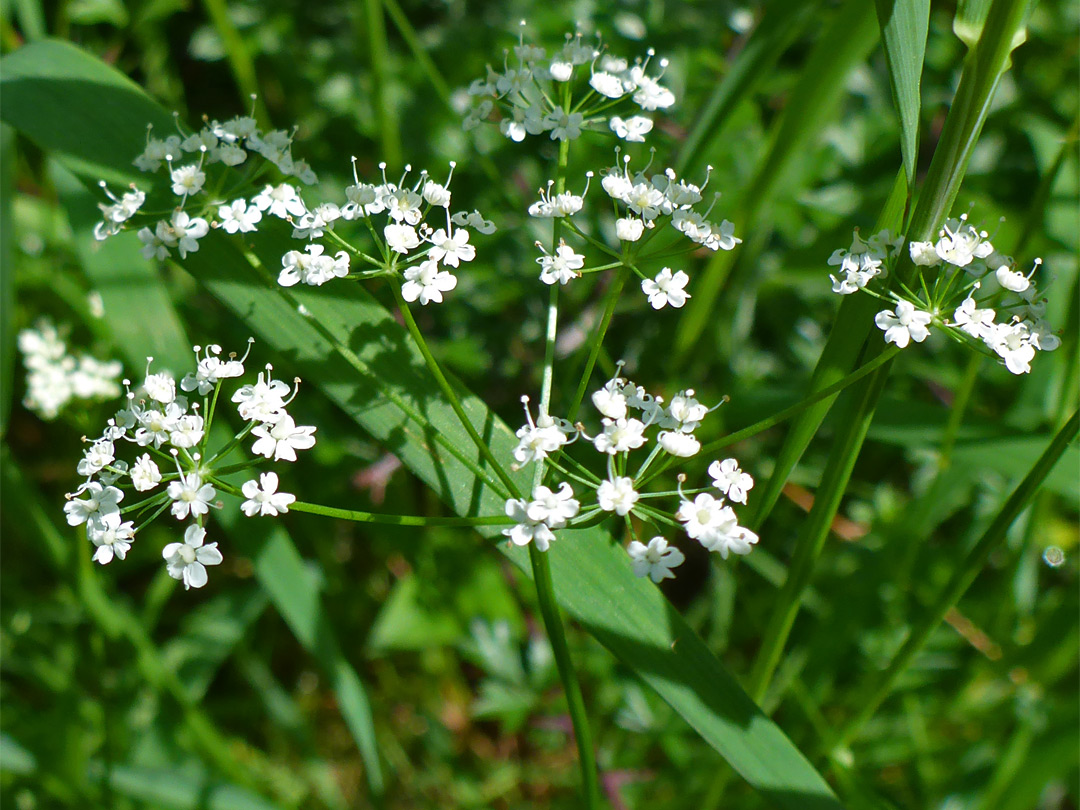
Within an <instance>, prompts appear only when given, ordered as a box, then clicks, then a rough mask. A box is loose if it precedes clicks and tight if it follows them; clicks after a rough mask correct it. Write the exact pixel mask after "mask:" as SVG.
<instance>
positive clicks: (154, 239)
mask: <svg viewBox="0 0 1080 810" xmlns="http://www.w3.org/2000/svg"><path fill="white" fill-rule="evenodd" d="M159 224H160V223H159ZM136 235H137V236H138V237H139V241H140V242H142V243H143V247H142V257H143V258H144V259H167V258H169V248H168V246H167V245H166V244H165V242H164V241H163V240H162V239H161V237H159V236H158V235H157V234H156V233H155V232H154V231H152V230H150V229H149V228H140V229H139V232H138V233H137V234H136Z"/></svg>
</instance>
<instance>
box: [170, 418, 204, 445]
mask: <svg viewBox="0 0 1080 810" xmlns="http://www.w3.org/2000/svg"><path fill="white" fill-rule="evenodd" d="M202 438H203V418H202V417H201V416H198V415H196V414H186V415H185V416H181V417H180V418H179V419H177V420H176V424H175V425H174V426H173V429H172V431H171V432H170V433H169V444H171V445H172V446H173V447H183V448H189V447H195V446H196V445H197V444H198V443H199V442H201V441H202Z"/></svg>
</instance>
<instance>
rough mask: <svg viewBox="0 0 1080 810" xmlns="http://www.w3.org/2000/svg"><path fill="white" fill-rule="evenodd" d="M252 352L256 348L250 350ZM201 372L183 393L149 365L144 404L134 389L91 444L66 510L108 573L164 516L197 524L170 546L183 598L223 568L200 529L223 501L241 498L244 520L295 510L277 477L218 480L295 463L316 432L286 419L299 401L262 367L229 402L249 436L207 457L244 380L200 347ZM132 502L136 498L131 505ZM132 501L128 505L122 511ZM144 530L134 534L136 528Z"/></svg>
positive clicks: (230, 364)
mask: <svg viewBox="0 0 1080 810" xmlns="http://www.w3.org/2000/svg"><path fill="white" fill-rule="evenodd" d="M249 351H250V347H249ZM195 355H196V362H197V365H196V368H195V370H194V371H193V372H191V373H189V374H187V375H186V376H184V377H183V378H182V379H181V380H180V381H179V383H177V380H176V378H175V377H174V376H173V375H172V374H170V373H168V372H165V371H161V372H156V373H152V372H151V371H150V363H151V362H152V358H149V359H148V361H147V371H146V376H145V378H144V380H143V383H142V385H141V386H140V387H139V389H138V390H139V391H140V394H138V395H137V394H136V393H135V392H133V391H131V389H130V382H129V381H127V380H125V381H124V384H125V385H126V386H128V394H127V402H126V406H125V407H124V408H122V409H121V410H119V411H117V412H116V414H115V415H114V416H113V417H112V418H111V419H109V420H108V424H107V426H106V428H105V430H104V431H103V433H102V434H101V436H100V437H99V438H97V439H95V440H93V441H91V442H89V447H88V448H87V449H86V451H85V452H84V454H83V458H82V460H81V461H80V462H79V464H78V467H77V472H78V474H79V475H80V476H82V477H83V478H85V481H84V482H83V483H82V484H81V485H80V486H79V488H78V489H77V490H76V491H75V492H74V493H72V494H70V495H68V496H67V498H68V501H67V503H66V504H65V506H64V512H65V513H66V515H67V522H68V524H70V525H71V526H81V525H85V526H86V534H87V537H88V538H89V540H90V541H91V542H92V543H93V544H94V546H95V551H94V560H95V561H97V562H99V563H101V564H105V563H109V562H111V561H112V560H113V558H114V557H117V558H119V559H121V560H122V559H124V558H125V557H126V556H127V553H128V551H130V549H131V544H132V542H133V541H134V540H135V536H136V534H137V533H138V532H139V531H141V530H142V529H143V528H144V527H145V526H146V525H147V524H149V523H150V522H151V521H152V520H154V519H155V518H156V517H157V516H158V515H160V514H162V513H163V512H165V511H166V510H168V511H169V512H170V514H171V515H172V516H173V517H174V518H176V519H177V520H179V521H189V520H190V521H192V522H191V523H190V525H189V526H188V527H187V529H186V530H185V532H184V540H183V542H180V543H170V544H168V545H167V546H165V548H164V551H163V556H164V558H165V561H166V565H167V570H168V572H169V575H170V576H172V577H174V578H175V579H180V580H183V582H184V587H185V588H200V587H202V586H203V585H205V584H206V580H207V576H206V566H208V565H217V564H219V563H220V562H221V561H222V556H221V552H219V551H218V548H217V543H209V544H206V543H205V542H204V540H205V537H206V530H205V527H204V523H205V520H206V517H207V515H208V514H209V512H210V509H211V508H212V507H218V506H220V505H221V504H220V503H219V502H217V501H216V498H217V495H218V492H219V491H223V492H227V493H229V494H232V495H237V496H239V495H242V496H243V497H244V498H245V500H244V502H243V504H242V506H241V508H242V510H243V512H244V513H245V514H246V515H249V516H251V515H256V514H258V515H271V516H276V515H278V514H281V513H284V512H287V511H288V508H289V506H290V505H291V504H292V503H293V502H294V501H295V500H296V498H295V497H294V496H293V495H290V494H288V493H283V492H278V477H277V474H276V473H274V472H265V473H263V474H262V475H261V476H260V477H259V479H258V480H251V481H247V482H246V483H245V484H243V486H242V488H241V489H240V490H239V491H237V489H236V488H235V487H233V486H231V485H230V484H228V483H227V482H226V481H224V480H223V479H222V476H224V475H226V474H228V473H235V472H239V471H242V470H246V469H249V468H251V467H253V466H254V465H256V464H258V463H260V462H261V459H262V458H266V459H273V460H274V461H295V460H296V451H297V450H306V449H308V448H310V447H312V446H314V444H315V437H314V435H313V434H314V432H315V428H313V427H300V426H297V425H296V423H295V422H294V421H293V418H292V417H291V416H290V415H289V413H288V412H287V410H286V406H287V405H288V404H289V403H290V402H291V401H292V399H293V397H295V395H296V389H295V388H290V387H289V386H288V385H287V384H285V383H284V382H282V381H280V380H275V379H273V375H272V368H271V367H270V366H266V369H265V371H264V372H260V373H259V375H258V378H257V380H256V382H254V383H252V384H248V385H242V386H240V387H238V388H237V389H236V391H235V392H234V393H233V395H232V398H231V401H232V402H233V403H235V404H236V406H237V411H238V413H239V416H240V419H241V420H243V421H244V427H243V429H242V430H240V432H239V433H237V434H236V435H235V436H234V437H233V439H232V440H231V441H229V442H228V443H227V444H225V445H224V446H223V447H221V448H219V449H217V451H216V452H211V449H210V447H209V446H208V445H209V438H210V428H211V423H212V422H213V418H214V411H215V408H216V406H217V403H218V400H219V394H220V393H221V387H222V384H223V382H224V381H225V380H232V379H237V378H239V377H241V376H243V374H244V371H245V369H244V363H245V361H246V360H247V355H246V354H245V355H244V357H242V358H237V357H236V356H235V355H229V356H228V357H226V358H222V356H221V347H220V346H216V345H211V346H208V347H206V349H205V350H203V349H202V348H201V347H199V346H196V347H195ZM249 436H254V437H255V438H256V441H255V442H254V443H253V444H252V446H251V453H252V454H253V455H254V458H248V459H245V460H244V461H240V462H235V463H231V464H228V465H225V464H224V462H225V459H226V458H227V457H228V456H229V455H230V454H231V453H232V452H233V451H234V450H236V449H238V448H240V447H241V446H242V444H243V442H244V441H245V440H246V439H247V438H249ZM125 445H127V446H129V447H130V448H131V449H132V450H133V455H134V456H135V458H134V460H133V461H131V462H129V461H126V460H124V459H121V458H119V457H118V456H119V455H120V453H119V451H120V449H121V448H122V447H123V446H125ZM129 496H133V497H137V498H140V499H141V500H138V501H136V502H134V503H132V502H131V500H130V498H129ZM125 499H128V500H127V503H126V505H123V506H122V505H121V504H123V503H124V502H125ZM136 519H141V520H142V522H141V523H139V524H138V525H136V522H135V520H136Z"/></svg>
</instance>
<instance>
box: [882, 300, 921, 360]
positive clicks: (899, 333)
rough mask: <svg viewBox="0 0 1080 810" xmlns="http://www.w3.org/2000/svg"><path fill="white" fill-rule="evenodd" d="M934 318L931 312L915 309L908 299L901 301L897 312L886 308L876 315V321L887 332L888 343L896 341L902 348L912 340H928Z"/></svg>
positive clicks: (919, 341) (897, 306)
mask: <svg viewBox="0 0 1080 810" xmlns="http://www.w3.org/2000/svg"><path fill="white" fill-rule="evenodd" d="M932 319H933V316H932V315H931V314H930V313H929V312H923V311H922V310H919V309H915V305H914V304H912V303H910V302H908V301H900V302H898V303H897V305H896V311H895V312H894V311H893V310H889V309H886V310H882V311H881V312H879V313H878V314H877V315H876V316H874V323H875V324H877V327H878V329H881V330H882V331H883V332H885V342H886V343H895V344H896V345H897V346H899V347H900V348H901V349H902V348H904V347H905V346H907V345H908V343H909V342H910V341H912V340H914V341H915V342H916V343H922V342H923V341H924V340H926V338H927V337H928V336H929V334H930V330H929V329H927V326H928V325H929V323H930V321H931V320H932Z"/></svg>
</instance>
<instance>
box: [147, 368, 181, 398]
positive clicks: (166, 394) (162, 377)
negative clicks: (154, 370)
mask: <svg viewBox="0 0 1080 810" xmlns="http://www.w3.org/2000/svg"><path fill="white" fill-rule="evenodd" d="M143 388H145V389H146V395H147V396H148V397H150V399H152V400H154V401H156V402H160V403H161V404H162V405H168V404H169V403H170V402H172V401H173V400H175V399H176V380H175V379H174V378H173V376H172V375H171V374H168V373H167V372H164V371H162V372H160V373H158V374H147V375H146V380H145V381H144V382H143Z"/></svg>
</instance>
